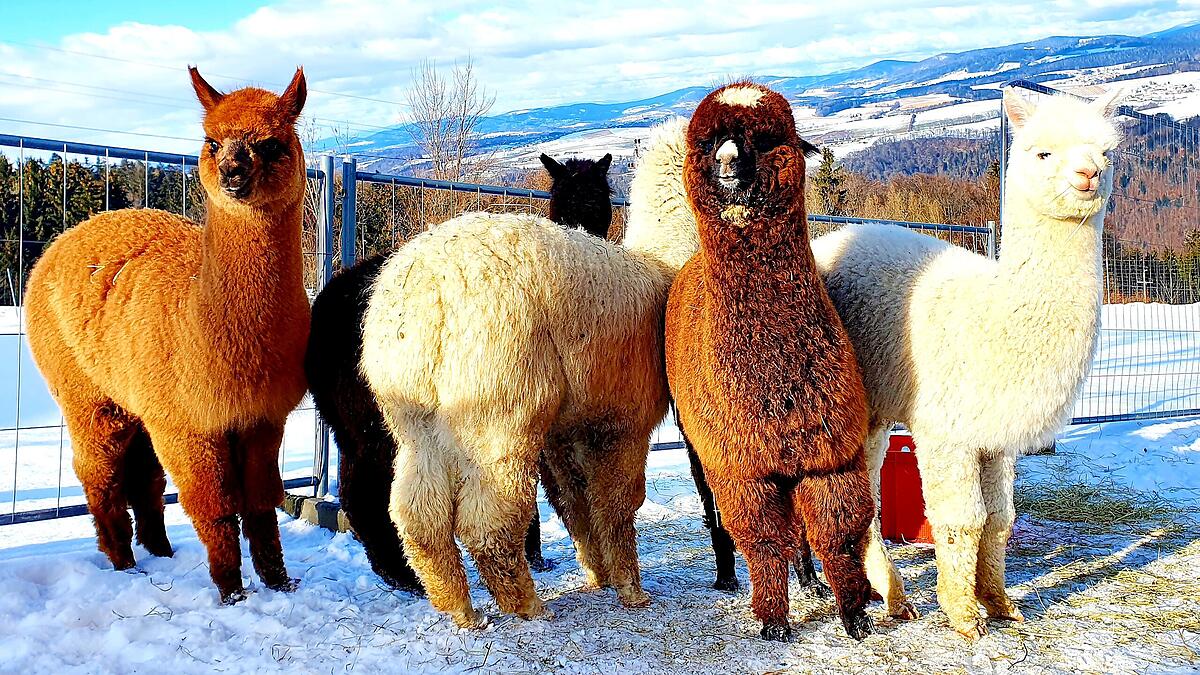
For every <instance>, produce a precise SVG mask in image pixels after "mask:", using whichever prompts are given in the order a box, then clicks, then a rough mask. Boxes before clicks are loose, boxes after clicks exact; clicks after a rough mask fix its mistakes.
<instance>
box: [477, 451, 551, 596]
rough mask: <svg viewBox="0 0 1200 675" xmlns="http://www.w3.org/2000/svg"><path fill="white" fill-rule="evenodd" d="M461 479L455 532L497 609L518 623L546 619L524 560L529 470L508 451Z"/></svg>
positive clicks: (531, 497) (531, 498) (531, 487)
mask: <svg viewBox="0 0 1200 675" xmlns="http://www.w3.org/2000/svg"><path fill="white" fill-rule="evenodd" d="M497 454H498V455H499V456H502V457H507V458H511V459H506V460H495V463H494V464H491V465H489V466H486V467H481V469H480V471H479V472H478V473H475V474H474V475H471V476H469V477H468V478H467V481H466V483H465V484H464V485H463V486H462V489H461V490H460V492H459V501H458V504H457V509H456V514H457V530H458V535H459V537H460V538H461V539H462V542H463V544H464V545H465V546H466V547H467V550H468V551H469V552H470V553H471V557H472V558H474V559H475V566H476V567H477V568H478V569H479V576H480V577H481V578H482V579H483V582H484V584H486V585H487V587H488V590H489V591H491V592H492V596H493V597H495V598H496V604H497V605H499V606H500V610H501V611H503V612H507V613H509V614H516V615H517V616H520V617H521V618H524V619H536V618H540V617H543V616H546V614H547V610H546V606H545V605H544V604H543V603H542V601H541V599H540V598H538V596H537V593H536V592H535V591H534V588H533V577H532V576H530V574H529V564H528V563H527V562H526V560H525V555H524V551H523V548H524V542H525V536H524V535H525V533H526V532H527V531H528V529H529V519H530V514H531V513H532V511H533V509H534V503H535V492H534V491H535V490H536V485H537V483H536V477H535V476H534V475H533V470H532V469H533V467H532V466H530V465H527V464H525V463H524V462H523V461H521V460H522V459H523V458H521V457H519V456H517V457H514V456H513V455H512V454H509V453H497Z"/></svg>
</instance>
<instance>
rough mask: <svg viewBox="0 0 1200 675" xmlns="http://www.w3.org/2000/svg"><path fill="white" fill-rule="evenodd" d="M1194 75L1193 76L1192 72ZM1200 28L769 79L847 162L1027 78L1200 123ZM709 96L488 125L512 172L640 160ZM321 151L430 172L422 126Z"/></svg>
mask: <svg viewBox="0 0 1200 675" xmlns="http://www.w3.org/2000/svg"><path fill="white" fill-rule="evenodd" d="M1189 69H1191V71H1189ZM1192 71H1200V24H1193V25H1190V26H1182V27H1179V28H1175V29H1172V30H1168V31H1162V32H1159V33H1153V34H1150V35H1144V36H1140V37H1129V36H1120V35H1107V36H1098V37H1051V38H1046V39H1042V40H1036V41H1033V42H1024V43H1019V44H1014V45H1007V46H1003V47H992V48H987V49H976V50H971V51H966V52H959V53H953V54H939V55H937V56H934V57H931V58H928V59H924V60H922V61H916V62H908V61H880V62H877V63H874V64H871V65H869V66H866V67H863V68H859V69H857V70H853V71H849V72H844V73H834V74H830V75H820V76H801V77H780V76H771V75H764V76H761V77H758V78H757V79H759V80H760V81H762V82H763V83H765V84H767V85H769V86H771V87H773V88H775V89H776V90H778V91H780V92H782V93H783V94H784V95H786V96H788V98H789V99H790V100H791V101H792V102H793V104H794V107H795V111H796V118H797V123H798V125H799V127H800V130H801V132H802V133H803V134H805V135H806V136H807V137H809V138H810V139H811V140H814V141H816V142H818V143H822V144H824V145H829V146H831V147H832V148H833V149H834V150H835V152H836V153H837V154H839V155H844V154H846V153H848V152H851V151H853V150H857V149H860V148H863V147H867V146H869V145H870V144H872V143H874V142H875V141H876V140H879V139H880V138H896V137H905V136H911V135H917V136H920V135H930V134H937V135H943V134H953V135H959V134H971V133H978V132H980V131H983V130H987V129H989V128H994V127H995V126H996V124H997V122H998V119H999V102H998V99H999V96H1000V94H999V88H1000V86H1001V85H1002V84H1004V83H1005V82H1008V81H1011V80H1016V79H1026V80H1032V81H1035V82H1040V83H1043V84H1047V85H1049V86H1053V87H1055V88H1058V89H1063V90H1066V91H1072V92H1074V93H1078V94H1081V95H1085V96H1090V95H1095V94H1097V93H1099V92H1100V91H1101V90H1102V89H1103V88H1105V87H1107V86H1112V85H1113V84H1114V83H1116V84H1119V85H1120V86H1122V87H1123V88H1125V89H1126V91H1127V95H1128V96H1129V98H1128V102H1129V103H1130V104H1131V105H1133V106H1134V107H1135V108H1137V109H1139V110H1143V111H1147V112H1151V113H1158V112H1165V113H1168V114H1170V115H1172V116H1173V117H1175V118H1176V119H1185V118H1188V117H1192V116H1196V115H1200V72H1192ZM706 91H707V88H706V87H700V86H692V87H687V88H683V89H679V90H676V91H673V92H669V93H666V94H663V95H661V96H657V97H653V98H648V99H643V100H637V101H628V102H623V103H579V104H570V105H562V106H555V107H548V108H536V109H528V110H515V111H511V112H507V113H504V114H500V115H494V116H491V117H488V118H486V119H485V120H484V121H483V122H482V124H481V126H480V133H479V137H478V139H477V141H478V144H479V148H480V151H481V152H487V153H491V154H494V155H495V156H496V157H497V158H498V159H499V160H500V163H501V165H502V166H504V167H506V168H513V169H517V168H533V167H535V166H536V165H537V156H538V154H539V153H541V152H547V153H550V154H553V155H582V156H592V155H595V156H599V155H602V154H604V153H606V152H611V153H613V154H614V155H616V156H617V157H618V159H619V160H620V159H622V158H624V159H630V158H632V157H633V155H634V152H635V141H636V140H637V139H641V138H645V137H646V130H647V129H648V128H649V127H650V126H651V125H653V124H654V123H656V122H658V121H660V120H663V119H665V118H667V117H670V116H672V115H688V114H690V112H691V110H692V109H693V108H694V107H695V105H696V104H697V103H698V102H699V101H700V99H701V98H702V97H703V96H704V94H705V92H706ZM315 149H317V150H318V151H332V152H338V153H345V152H349V153H354V154H358V155H359V156H360V165H362V166H366V167H370V168H371V169H373V170H377V171H404V170H406V169H412V168H416V167H418V166H419V165H420V158H419V153H418V152H417V149H416V147H415V146H414V144H413V139H412V134H411V131H410V129H409V128H408V127H407V126H405V125H401V126H398V127H394V128H392V129H388V130H385V131H381V132H378V133H374V134H370V135H366V136H362V137H356V138H352V139H343V140H340V141H336V140H332V139H327V140H325V141H322V142H320V143H318V144H317V146H316V148H315Z"/></svg>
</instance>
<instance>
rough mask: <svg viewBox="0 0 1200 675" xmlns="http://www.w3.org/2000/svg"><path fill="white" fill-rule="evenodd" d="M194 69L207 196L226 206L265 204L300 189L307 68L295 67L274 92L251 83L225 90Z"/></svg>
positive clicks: (301, 184)
mask: <svg viewBox="0 0 1200 675" xmlns="http://www.w3.org/2000/svg"><path fill="white" fill-rule="evenodd" d="M190 71H191V75H192V85H193V87H194V88H195V90H196V97H197V98H198V99H199V100H200V103H201V105H203V106H204V134H205V139H204V147H203V148H201V151H200V182H201V183H202V184H203V185H204V189H205V191H206V192H207V193H208V196H209V199H211V200H213V201H215V202H216V203H218V204H220V205H223V206H226V207H229V206H235V205H261V206H265V205H267V204H270V203H272V202H275V201H278V200H280V199H295V198H296V194H297V191H299V192H300V193H302V192H303V191H304V152H303V149H302V148H301V146H300V139H299V138H298V137H297V136H296V118H297V117H299V115H300V111H301V110H302V109H303V107H304V100H305V97H306V93H307V88H306V85H305V81H304V72H303V71H302V70H299V69H297V70H296V75H295V77H293V78H292V82H291V84H289V85H288V88H287V89H286V90H285V91H284V92H283V94H281V95H279V96H276V95H275V94H272V93H271V92H269V91H265V90H262V89H256V88H253V87H247V88H245V89H238V90H236V91H233V92H230V93H228V94H222V93H220V92H219V91H217V90H216V89H214V88H213V87H212V86H211V85H209V84H208V82H205V81H204V79H203V78H202V77H200V73H199V71H197V70H196V69H195V68H191V69H190Z"/></svg>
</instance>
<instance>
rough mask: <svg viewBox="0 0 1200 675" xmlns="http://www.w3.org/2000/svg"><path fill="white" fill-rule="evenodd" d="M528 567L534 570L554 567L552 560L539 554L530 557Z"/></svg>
mask: <svg viewBox="0 0 1200 675" xmlns="http://www.w3.org/2000/svg"><path fill="white" fill-rule="evenodd" d="M529 569H531V570H533V571H534V572H549V571H550V570H552V569H554V561H552V560H546V559H545V558H543V557H541V556H538V557H536V558H530V559H529Z"/></svg>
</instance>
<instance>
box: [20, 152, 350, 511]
mask: <svg viewBox="0 0 1200 675" xmlns="http://www.w3.org/2000/svg"><path fill="white" fill-rule="evenodd" d="M196 166H197V158H196V157H195V156H192V155H176V154H168V153H159V152H154V151H148V150H134V149H130V148H117V147H109V146H97V145H89V144H83V143H71V142H63V141H56V140H47V139H39V138H25V137H15V136H6V135H0V525H4V524H11V523H19V522H29V521H36V520H44V519H47V518H56V517H65V516H72V515H81V514H84V513H86V512H87V506H86V504H85V500H84V497H83V490H82V488H81V486H80V485H79V481H78V480H77V479H76V477H75V473H74V470H73V469H72V466H71V462H72V454H71V439H70V435H69V434H68V433H67V432H66V428H65V426H64V424H63V419H62V415H61V413H60V412H59V409H58V406H57V404H56V403H55V402H54V399H53V398H52V397H51V396H50V392H49V390H48V389H47V387H46V384H45V382H44V381H43V380H42V378H41V376H40V373H39V372H38V370H37V367H36V366H35V365H34V362H33V358H32V356H31V354H30V352H29V347H28V343H27V341H26V337H25V317H24V312H23V309H22V300H23V294H24V288H25V280H26V279H27V278H28V274H29V271H30V270H31V269H32V267H33V265H34V263H35V262H36V261H37V259H38V257H40V255H41V254H42V252H43V251H44V250H45V247H46V246H47V245H48V244H49V243H50V242H51V241H53V239H54V237H55V236H57V235H58V234H60V233H62V232H63V231H64V230H66V229H67V228H69V227H73V226H74V225H77V224H78V223H80V222H82V221H83V220H85V219H87V218H88V217H90V216H92V215H94V214H96V213H99V212H102V211H107V210H115V209H121V208H127V207H144V206H149V207H152V208H159V209H163V210H167V211H171V212H174V213H178V214H184V215H186V216H187V217H190V218H193V219H203V217H204V212H205V197H204V191H203V188H202V187H201V185H200V181H199V178H198V176H197V174H196V171H197V168H196ZM325 176H326V174H324V173H321V172H317V171H311V170H310V171H309V172H308V183H309V193H310V195H309V198H308V199H307V201H306V204H308V205H309V206H310V208H308V209H306V215H305V222H304V230H303V232H304V235H303V241H304V255H305V281H306V284H307V285H308V287H309V289H310V294H315V293H316V291H317V289H318V283H317V278H316V274H315V272H316V267H317V264H316V263H317V262H318V261H319V259H320V257H321V254H320V252H319V251H318V249H316V247H315V245H316V237H315V222H316V213H318V210H317V209H318V208H319V200H316V199H313V195H314V194H316V193H320V192H321V191H322V190H321V188H322V187H323V185H324V183H325V182H326V180H325ZM314 415H315V413H314V410H313V408H312V405H311V403H310V402H309V401H308V400H307V399H306V400H305V401H304V403H303V404H301V406H300V407H299V408H298V409H297V410H296V411H294V412H293V413H292V415H291V417H290V418H289V420H288V425H287V428H286V430H285V440H284V447H283V449H282V452H281V453H280V466H281V468H282V470H283V473H284V477H285V479H287V484H288V486H289V487H292V488H297V487H304V486H311V485H315V484H316V483H317V479H316V476H317V474H316V472H315V469H319V467H315V464H314V431H313V430H314V429H315V423H314ZM168 491H169V492H170V494H168V495H167V501H168V503H173V502H174V501H175V495H174V488H173V487H169V488H168Z"/></svg>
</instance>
